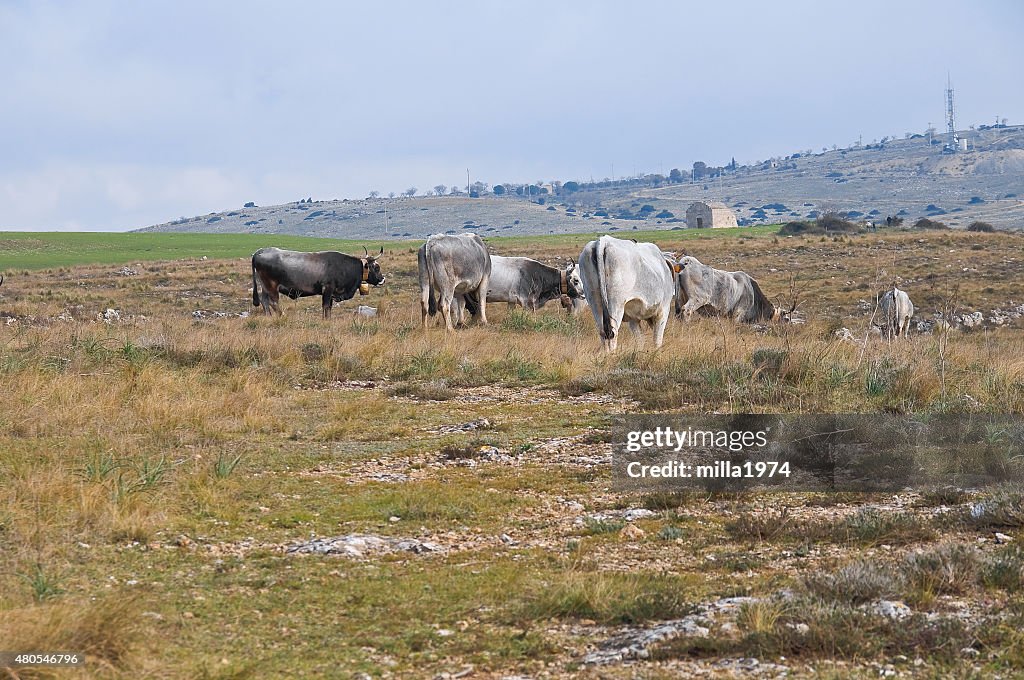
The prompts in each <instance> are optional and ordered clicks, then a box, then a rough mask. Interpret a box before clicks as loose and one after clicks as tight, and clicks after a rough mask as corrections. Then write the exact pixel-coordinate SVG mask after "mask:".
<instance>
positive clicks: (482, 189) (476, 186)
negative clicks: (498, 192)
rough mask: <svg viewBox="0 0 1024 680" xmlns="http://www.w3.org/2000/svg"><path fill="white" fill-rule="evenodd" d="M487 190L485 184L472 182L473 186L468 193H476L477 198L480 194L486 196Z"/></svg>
mask: <svg viewBox="0 0 1024 680" xmlns="http://www.w3.org/2000/svg"><path fill="white" fill-rule="evenodd" d="M487 189H488V184H487V182H479V181H477V182H473V184H472V185H471V186H470V187H469V190H470V192H471V193H476V194H477V196H480V195H482V194H486V193H487Z"/></svg>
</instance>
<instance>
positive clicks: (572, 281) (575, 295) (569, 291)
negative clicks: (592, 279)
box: [562, 258, 585, 300]
mask: <svg viewBox="0 0 1024 680" xmlns="http://www.w3.org/2000/svg"><path fill="white" fill-rule="evenodd" d="M562 280H563V286H562V293H564V294H565V295H567V296H569V298H570V299H573V300H576V299H579V298H582V297H585V296H584V294H583V280H582V279H581V278H580V271H579V267H577V266H576V261H575V260H573V259H572V258H569V264H568V265H566V267H565V271H564V272H562Z"/></svg>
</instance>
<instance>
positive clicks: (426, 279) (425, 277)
mask: <svg viewBox="0 0 1024 680" xmlns="http://www.w3.org/2000/svg"><path fill="white" fill-rule="evenodd" d="M416 259H417V264H418V265H419V274H420V295H423V289H424V288H426V289H427V291H428V297H427V314H429V315H430V316H434V315H435V314H437V298H435V297H434V283H433V281H431V278H433V277H431V276H430V265H429V262H430V258H428V257H427V244H426V243H424V244H423V247H422V248H420V249H419V250H418V251H417V252H416Z"/></svg>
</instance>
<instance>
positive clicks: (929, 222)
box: [914, 217, 949, 229]
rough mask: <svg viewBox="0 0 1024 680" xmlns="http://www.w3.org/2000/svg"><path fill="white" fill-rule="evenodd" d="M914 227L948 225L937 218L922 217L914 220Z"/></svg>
mask: <svg viewBox="0 0 1024 680" xmlns="http://www.w3.org/2000/svg"><path fill="white" fill-rule="evenodd" d="M914 229H949V227H947V226H946V225H945V224H943V223H942V222H939V221H938V220H930V219H928V218H927V217H922V218H921V219H919V220H918V221H917V222H914Z"/></svg>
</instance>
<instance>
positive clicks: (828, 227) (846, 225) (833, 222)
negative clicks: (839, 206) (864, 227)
mask: <svg viewBox="0 0 1024 680" xmlns="http://www.w3.org/2000/svg"><path fill="white" fill-rule="evenodd" d="M817 224H818V226H819V227H821V229H822V231H825V232H834V231H839V232H844V233H856V232H857V231H859V228H858V227H857V225H856V224H854V223H853V222H850V221H848V220H845V219H843V218H842V217H840V216H839V215H838V214H837V213H834V212H827V213H825V214H824V215H822V216H821V217H819V218H818V219H817Z"/></svg>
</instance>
